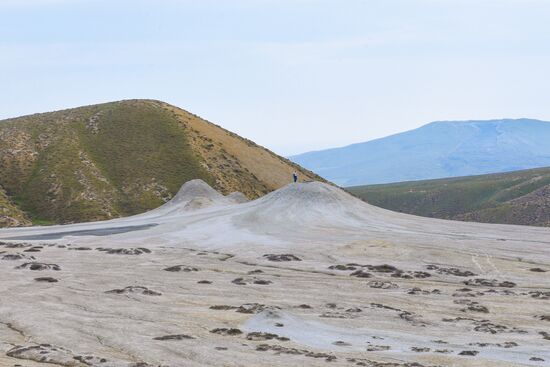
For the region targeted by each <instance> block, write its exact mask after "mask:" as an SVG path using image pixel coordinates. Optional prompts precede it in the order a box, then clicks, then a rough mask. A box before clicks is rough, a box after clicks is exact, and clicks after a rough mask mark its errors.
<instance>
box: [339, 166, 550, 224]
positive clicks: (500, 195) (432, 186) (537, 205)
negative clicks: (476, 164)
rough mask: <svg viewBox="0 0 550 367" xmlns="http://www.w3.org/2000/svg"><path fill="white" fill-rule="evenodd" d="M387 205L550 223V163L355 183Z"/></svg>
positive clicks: (357, 190) (449, 215) (451, 215)
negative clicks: (471, 173) (474, 173)
mask: <svg viewBox="0 0 550 367" xmlns="http://www.w3.org/2000/svg"><path fill="white" fill-rule="evenodd" d="M348 190H349V191H350V192H351V193H353V194H355V195H357V196H359V197H361V198H362V199H364V200H366V201H368V202H369V203H371V204H373V205H377V206H380V207H383V208H386V209H390V210H394V211H399V212H403V213H409V214H415V215H421V216H426V217H435V218H443V219H456V220H465V221H475V222H486V223H506V224H523V225H535V226H550V168H539V169H531V170H523V171H514V172H508V173H499V174H490V175H481V176H469V177H459V178H450V179H439V180H427V181H414V182H402V183H395V184H384V185H369V186H356V187H350V188H348Z"/></svg>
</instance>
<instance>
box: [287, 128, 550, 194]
mask: <svg viewBox="0 0 550 367" xmlns="http://www.w3.org/2000/svg"><path fill="white" fill-rule="evenodd" d="M548 141H550V123H548V122H545V121H541V120H535V119H528V118H521V119H495V120H471V121H435V122H432V123H429V124H427V125H424V126H422V127H420V128H418V129H414V130H410V131H406V132H403V133H400V134H395V135H391V136H388V137H385V138H381V139H376V140H372V141H368V142H364V143H357V144H353V145H350V146H347V147H343V148H336V149H329V150H324V151H318V152H310V153H304V154H301V155H297V156H294V157H292V160H293V161H295V162H296V163H299V164H301V165H302V166H304V167H306V168H309V169H311V170H314V171H315V172H317V173H319V174H320V175H321V176H323V177H325V178H327V179H328V180H330V181H333V182H335V183H337V184H339V185H343V186H355V185H363V184H378V183H388V182H399V181H413V180H422V179H434V178H443V177H456V176H468V175H476V174H484V173H495V172H506V171H512V170H518V169H528V168H536V167H544V166H549V165H550V145H548V143H547V142H548Z"/></svg>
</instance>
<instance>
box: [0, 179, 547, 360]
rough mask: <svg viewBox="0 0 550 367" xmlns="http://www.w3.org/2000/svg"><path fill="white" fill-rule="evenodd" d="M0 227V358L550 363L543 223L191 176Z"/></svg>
mask: <svg viewBox="0 0 550 367" xmlns="http://www.w3.org/2000/svg"><path fill="white" fill-rule="evenodd" d="M0 241H2V242H1V243H0V279H1V281H0V366H29V367H30V366H33V367H35V366H48V365H50V366H94V367H96V366H98V367H113V366H136V367H137V366H140V367H145V366H147V367H149V366H386V367H389V366H417V367H420V366H495V367H496V366H498V367H506V366H550V229H545V228H530V227H520V226H506V225H486V224H476V223H462V222H453V221H443V220H434V219H427V218H420V217H415V216H410V215H404V214H399V213H394V212H390V211H387V210H383V209H379V208H376V207H373V206H370V205H368V204H366V203H364V202H362V201H360V200H357V199H355V198H354V197H352V196H350V195H348V194H347V193H345V192H344V191H342V190H340V189H337V188H335V187H332V186H328V185H325V184H321V183H316V182H314V183H302V184H291V185H289V186H286V187H284V188H282V189H280V190H278V191H275V192H273V193H271V194H269V195H267V196H265V197H263V198H260V199H258V200H255V201H253V202H245V200H244V198H243V197H242V196H241V195H238V194H234V195H230V196H227V197H223V196H221V195H220V194H218V193H216V192H215V191H214V190H212V189H211V188H209V187H208V186H207V185H206V184H204V183H203V182H201V181H191V182H189V183H187V184H186V185H184V186H183V187H182V189H181V190H180V192H179V193H178V195H177V196H176V197H175V198H174V199H173V200H172V201H171V202H169V203H167V204H165V205H164V206H162V207H160V208H158V209H155V210H153V211H151V212H148V213H145V214H141V215H138V216H134V217H129V218H123V219H117V220H112V221H107V222H96V223H85V224H75V225H68V226H52V227H33V228H22V229H6V230H1V231H0Z"/></svg>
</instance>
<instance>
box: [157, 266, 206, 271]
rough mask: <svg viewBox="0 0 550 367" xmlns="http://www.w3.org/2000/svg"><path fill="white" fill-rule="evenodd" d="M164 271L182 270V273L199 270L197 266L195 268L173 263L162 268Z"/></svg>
mask: <svg viewBox="0 0 550 367" xmlns="http://www.w3.org/2000/svg"><path fill="white" fill-rule="evenodd" d="M162 270H164V271H169V272H172V273H178V272H181V271H182V272H184V273H190V272H192V271H199V268H195V267H194V266H187V265H174V266H170V267H168V268H164V269H162Z"/></svg>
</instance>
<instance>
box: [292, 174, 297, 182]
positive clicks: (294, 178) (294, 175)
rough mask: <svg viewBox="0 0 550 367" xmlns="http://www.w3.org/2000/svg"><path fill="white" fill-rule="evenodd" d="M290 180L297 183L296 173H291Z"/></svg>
mask: <svg viewBox="0 0 550 367" xmlns="http://www.w3.org/2000/svg"><path fill="white" fill-rule="evenodd" d="M292 180H294V182H298V174H297V173H296V172H293V173H292Z"/></svg>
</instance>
